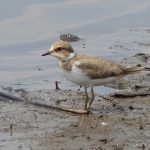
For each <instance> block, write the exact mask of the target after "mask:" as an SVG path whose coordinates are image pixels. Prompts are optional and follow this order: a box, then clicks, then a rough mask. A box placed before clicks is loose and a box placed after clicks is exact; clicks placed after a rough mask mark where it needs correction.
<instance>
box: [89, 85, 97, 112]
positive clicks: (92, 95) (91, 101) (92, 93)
mask: <svg viewBox="0 0 150 150" xmlns="http://www.w3.org/2000/svg"><path fill="white" fill-rule="evenodd" d="M94 98H95V95H94V90H93V87H91V100H90V103H89V106H88V110H89V109H90V107H91V104H92V103H93V101H94Z"/></svg>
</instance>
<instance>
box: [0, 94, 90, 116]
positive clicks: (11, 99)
mask: <svg viewBox="0 0 150 150" xmlns="http://www.w3.org/2000/svg"><path fill="white" fill-rule="evenodd" d="M0 96H1V97H3V98H0V101H6V100H7V101H14V102H21V103H25V104H29V105H33V106H38V107H43V108H48V109H55V110H59V111H65V112H70V113H74V114H88V113H89V112H88V111H87V110H78V109H77V110H76V109H67V108H61V107H57V106H51V105H47V104H42V103H39V102H32V101H30V100H23V99H21V98H19V97H16V96H13V95H9V94H6V93H3V92H0Z"/></svg>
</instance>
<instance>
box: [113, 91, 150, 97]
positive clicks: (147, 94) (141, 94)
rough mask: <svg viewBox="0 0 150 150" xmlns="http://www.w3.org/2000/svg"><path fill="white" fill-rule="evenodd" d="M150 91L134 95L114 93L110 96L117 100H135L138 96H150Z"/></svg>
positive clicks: (134, 93)
mask: <svg viewBox="0 0 150 150" xmlns="http://www.w3.org/2000/svg"><path fill="white" fill-rule="evenodd" d="M149 95H150V91H142V92H133V93H114V94H112V95H110V96H111V97H115V98H133V97H136V96H149Z"/></svg>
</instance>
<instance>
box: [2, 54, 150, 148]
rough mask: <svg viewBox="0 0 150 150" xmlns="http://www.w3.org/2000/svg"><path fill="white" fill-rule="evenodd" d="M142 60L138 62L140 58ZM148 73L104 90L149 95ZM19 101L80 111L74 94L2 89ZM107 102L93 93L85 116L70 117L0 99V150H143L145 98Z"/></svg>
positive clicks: (149, 107) (149, 111)
mask: <svg viewBox="0 0 150 150" xmlns="http://www.w3.org/2000/svg"><path fill="white" fill-rule="evenodd" d="M145 56H146V57H148V60H147V61H146V62H145V61H143V57H145ZM133 62H134V63H136V64H137V63H138V64H139V63H140V64H142V65H146V66H148V65H149V56H148V55H146V54H144V55H143V54H137V55H136V56H133V57H128V58H126V59H124V60H122V61H121V63H122V64H124V65H125V64H130V65H134V63H133ZM149 81H150V74H149V72H142V73H139V74H134V75H130V76H127V77H126V78H124V79H120V81H118V82H117V83H116V84H110V85H107V86H110V87H114V88H120V89H124V90H122V92H121V94H125V93H130V94H136V93H142V92H143V93H149V94H150V82H149ZM3 90H4V91H5V92H6V91H7V93H9V94H13V95H17V96H18V97H21V98H22V99H25V100H30V101H33V102H40V103H44V104H48V105H54V106H59V107H64V108H74V109H82V108H83V107H84V96H85V95H84V93H83V92H82V89H80V88H79V89H78V90H62V89H60V90H55V89H54V90H35V91H30V92H29V91H27V90H25V89H13V88H10V87H9V88H5V89H3ZM105 97H106V98H107V99H104V98H102V97H101V96H100V95H99V94H96V98H95V101H94V103H93V105H92V108H91V113H90V114H89V115H75V114H72V113H66V112H62V111H57V110H51V109H47V108H40V107H35V106H31V105H29V104H23V103H16V102H13V101H11V100H9V101H8V100H6V99H4V98H3V97H1V100H4V101H0V127H1V128H0V149H2V150H10V149H11V150H34V149H36V150H104V149H105V150H124V149H125V150H127V149H128V150H130V149H132V150H134V149H135V150H136V149H137V150H138V149H141V150H149V149H150V142H149V141H150V130H149V129H150V96H135V97H133V98H114V97H112V96H111V94H110V96H109V95H105Z"/></svg>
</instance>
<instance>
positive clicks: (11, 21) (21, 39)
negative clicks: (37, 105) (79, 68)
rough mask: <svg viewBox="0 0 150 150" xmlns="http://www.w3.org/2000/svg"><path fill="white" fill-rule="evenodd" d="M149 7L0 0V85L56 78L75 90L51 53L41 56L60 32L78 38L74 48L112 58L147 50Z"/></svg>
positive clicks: (35, 84) (34, 85) (135, 0)
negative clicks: (49, 55) (50, 55)
mask: <svg viewBox="0 0 150 150" xmlns="http://www.w3.org/2000/svg"><path fill="white" fill-rule="evenodd" d="M149 8H150V2H149V1H147V0H143V1H141V0H132V1H130V0H126V1H123V2H122V1H119V0H116V1H112V0H94V1H90V0H83V1H79V0H77V1H73V0H70V1H67V0H57V1H54V0H52V1H50V2H49V1H48V0H44V1H42V2H41V1H39V0H22V1H21V2H18V1H17V0H15V1H8V0H1V1H0V11H1V16H0V41H1V42H0V70H1V73H0V78H1V80H0V85H1V87H12V88H26V89H27V90H35V89H41V88H45V89H47V88H48V89H53V88H55V85H54V82H55V81H56V80H57V81H61V83H60V87H62V88H66V89H68V88H75V89H77V88H78V86H75V85H74V84H73V83H70V82H68V81H66V80H65V79H64V77H63V75H62V74H61V71H60V70H59V69H58V68H57V61H56V60H55V58H52V57H41V54H42V53H44V52H45V51H47V50H48V49H49V47H50V44H51V43H53V42H54V41H56V40H58V39H59V36H60V34H62V33H72V34H75V35H77V36H79V37H80V38H82V39H81V40H80V41H79V42H74V43H72V45H73V47H74V48H75V50H76V51H77V52H79V53H86V54H92V55H97V56H103V57H105V58H108V59H112V60H115V61H117V60H119V59H122V58H125V57H128V56H132V55H135V54H136V53H138V52H144V53H148V54H150V50H149V47H150V40H149V39H150V30H149V29H150V28H149V24H150V19H149V14H150V9H149ZM83 44H85V45H83ZM84 47H85V48H84ZM96 91H97V92H98V91H101V93H103V94H105V93H109V92H110V91H112V89H110V88H104V87H97V88H96Z"/></svg>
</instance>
